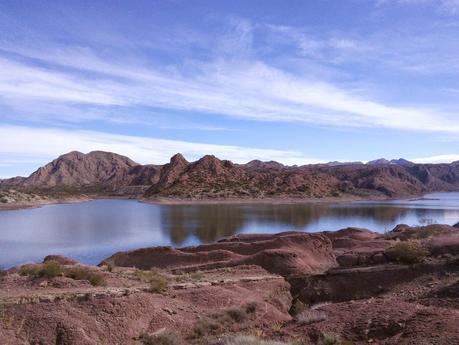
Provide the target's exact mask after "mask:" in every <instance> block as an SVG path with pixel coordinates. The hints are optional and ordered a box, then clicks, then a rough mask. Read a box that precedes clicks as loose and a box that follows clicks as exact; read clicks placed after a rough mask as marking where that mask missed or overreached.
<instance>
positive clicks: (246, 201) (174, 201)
mask: <svg viewBox="0 0 459 345" xmlns="http://www.w3.org/2000/svg"><path fill="white" fill-rule="evenodd" d="M448 192H452V193H454V192H455V191H436V192H435V191H431V192H428V193H425V194H420V195H411V196H403V197H394V198H391V197H384V196H372V197H360V196H344V197H324V198H296V197H274V198H273V197H268V198H224V199H181V198H167V197H159V198H155V199H146V198H143V197H134V196H132V195H131V196H117V195H91V194H83V195H81V196H74V197H70V198H59V199H43V200H41V201H37V202H33V203H22V202H21V203H10V204H8V203H7V204H2V203H0V211H15V210H24V209H32V208H40V207H43V206H48V205H60V204H75V203H80V202H88V201H94V200H101V199H106V200H136V201H137V202H139V203H144V204H150V205H170V206H173V205H218V204H220V205H257V204H260V205H263V204H272V205H281V204H287V205H288V204H292V205H293V204H341V203H352V202H378V201H379V202H384V201H411V200H413V201H415V200H422V199H423V198H424V196H425V195H428V194H431V193H448ZM456 192H459V191H456Z"/></svg>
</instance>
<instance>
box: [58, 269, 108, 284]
mask: <svg viewBox="0 0 459 345" xmlns="http://www.w3.org/2000/svg"><path fill="white" fill-rule="evenodd" d="M64 273H65V276H66V277H69V278H72V279H75V280H87V281H89V282H90V283H91V285H93V286H104V285H105V284H106V283H105V279H104V276H103V275H102V274H101V273H99V272H95V271H92V270H90V269H88V268H86V267H73V268H69V269H67V270H65V272H64Z"/></svg>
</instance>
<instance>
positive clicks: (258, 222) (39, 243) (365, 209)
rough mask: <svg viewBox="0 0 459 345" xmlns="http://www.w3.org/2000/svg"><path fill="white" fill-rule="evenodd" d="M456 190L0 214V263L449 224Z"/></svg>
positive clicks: (106, 203)
mask: <svg viewBox="0 0 459 345" xmlns="http://www.w3.org/2000/svg"><path fill="white" fill-rule="evenodd" d="M458 220H459V193H442V194H433V195H432V196H429V197H428V198H426V199H423V200H411V201H409V200H405V201H396V202H385V203H381V202H359V203H343V204H303V205H301V204H245V205H241V204H239V205H234V204H214V205H182V206H179V205H163V206H160V205H148V204H142V203H138V202H136V201H134V200H96V201H92V202H87V203H81V204H69V205H51V206H46V207H43V208H38V209H29V210H18V211H1V212H0V265H3V266H9V265H13V264H18V263H21V262H25V261H28V260H40V259H41V258H42V257H43V256H45V255H47V254H50V253H58V254H64V255H69V256H73V257H75V258H77V259H79V260H82V261H83V262H87V263H97V262H99V261H100V260H101V259H103V258H104V257H106V256H108V255H111V254H113V253H114V252H116V251H119V250H128V249H132V248H138V247H145V246H153V245H178V246H180V245H192V244H199V243H203V242H211V241H215V240H217V239H219V238H221V237H225V236H230V235H234V234H237V233H261V232H265V233H269V232H271V233H273V232H279V231H286V230H300V231H311V232H312V231H322V230H336V229H340V228H344V227H347V226H357V227H365V228H369V229H372V230H375V231H380V232H383V231H387V230H390V229H392V228H393V227H394V226H395V225H396V224H398V223H407V224H412V225H415V224H428V223H446V224H453V223H455V222H457V221H458Z"/></svg>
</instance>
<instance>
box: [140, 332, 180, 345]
mask: <svg viewBox="0 0 459 345" xmlns="http://www.w3.org/2000/svg"><path fill="white" fill-rule="evenodd" d="M138 340H139V341H140V342H141V343H142V344H143V345H180V344H182V341H181V340H180V338H179V337H178V336H177V335H176V334H175V333H172V332H164V333H161V334H157V335H149V334H142V335H140V337H139V339H138Z"/></svg>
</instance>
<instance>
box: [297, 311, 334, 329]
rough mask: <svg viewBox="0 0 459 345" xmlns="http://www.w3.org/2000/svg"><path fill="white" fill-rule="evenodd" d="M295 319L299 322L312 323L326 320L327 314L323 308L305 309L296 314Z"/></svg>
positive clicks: (303, 323)
mask: <svg viewBox="0 0 459 345" xmlns="http://www.w3.org/2000/svg"><path fill="white" fill-rule="evenodd" d="M295 319H296V322H298V323H299V324H302V325H310V324H312V323H316V322H320V321H324V320H326V319H327V314H326V313H325V312H324V311H321V310H305V311H303V312H301V313H300V314H298V315H296V317H295Z"/></svg>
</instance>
